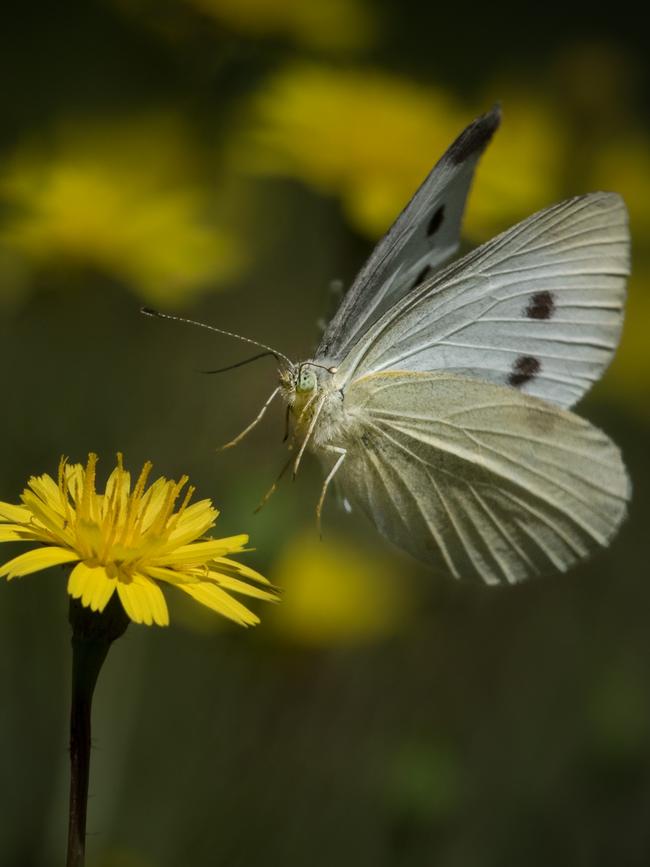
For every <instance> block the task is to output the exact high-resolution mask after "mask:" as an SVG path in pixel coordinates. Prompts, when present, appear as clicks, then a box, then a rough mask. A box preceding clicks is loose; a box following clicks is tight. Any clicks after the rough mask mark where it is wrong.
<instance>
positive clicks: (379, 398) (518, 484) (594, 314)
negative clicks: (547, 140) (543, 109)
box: [217, 108, 630, 584]
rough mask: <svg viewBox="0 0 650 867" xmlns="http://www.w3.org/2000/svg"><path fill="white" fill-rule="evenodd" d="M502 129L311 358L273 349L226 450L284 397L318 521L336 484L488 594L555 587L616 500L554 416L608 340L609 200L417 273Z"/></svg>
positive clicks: (428, 199) (601, 356)
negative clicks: (490, 588)
mask: <svg viewBox="0 0 650 867" xmlns="http://www.w3.org/2000/svg"><path fill="white" fill-rule="evenodd" d="M499 121H500V115H499V111H498V109H497V108H495V109H493V110H492V111H491V112H489V113H488V114H486V115H483V116H482V117H479V118H478V119H477V120H475V121H474V122H473V123H472V124H470V126H468V127H467V129H465V131H464V132H463V133H462V134H461V135H460V136H459V138H458V139H456V141H455V142H454V143H453V144H452V145H451V147H450V148H449V149H448V150H447V152H446V153H445V154H444V156H443V157H442V159H441V160H440V161H439V162H438V163H437V165H436V166H435V167H434V168H433V170H432V171H431V173H430V174H429V176H428V177H427V178H426V180H425V181H424V183H423V184H422V186H421V187H420V189H419V190H418V191H417V193H416V194H415V196H414V197H413V198H412V199H411V201H410V202H409V204H408V205H407V206H406V208H405V210H404V211H403V212H402V214H401V215H400V216H399V217H398V219H397V221H396V222H395V223H394V225H393V226H392V227H391V229H390V230H389V232H388V233H387V234H386V236H385V237H384V238H383V239H382V240H381V241H380V243H379V244H378V245H377V247H376V248H375V250H374V252H373V253H372V255H371V257H370V259H369V260H368V262H367V263H366V265H365V266H364V267H363V269H362V270H361V272H360V274H359V275H358V277H357V278H356V280H355V281H354V283H353V284H352V286H351V288H350V289H349V290H348V292H347V294H346V295H345V297H344V298H343V301H342V303H341V305H340V307H339V309H338V311H337V313H336V315H335V316H334V318H333V319H332V321H331V322H330V323H329V325H328V326H327V328H326V330H325V332H324V334H323V337H322V340H321V343H320V345H319V347H318V349H317V350H316V353H315V355H314V357H313V358H312V359H309V360H308V361H304V362H301V363H299V364H294V363H292V362H291V361H290V360H289V359H288V358H286V356H283V355H282V354H281V353H278V352H276V351H275V350H270V351H272V352H273V354H274V355H275V356H276V358H278V360H279V361H280V360H281V369H280V385H279V386H278V388H276V390H275V391H274V392H273V394H272V395H271V397H270V398H269V400H268V401H267V403H266V404H265V406H264V407H263V409H262V411H261V412H260V413H259V415H258V417H257V418H256V419H255V421H254V422H253V424H251V425H249V427H248V428H246V430H245V431H243V432H242V434H240V436H239V437H237V438H236V439H235V440H233V442H232V443H230V444H229V445H231V444H234V443H235V442H238V441H239V440H240V439H241V437H242V436H243V435H245V433H247V432H248V430H250V429H251V428H252V427H253V426H254V425H255V424H257V422H258V421H259V420H260V418H261V417H262V415H263V414H264V412H265V410H266V408H267V407H268V405H269V404H270V403H271V401H272V400H273V399H274V398H275V397H276V395H278V394H281V395H282V396H283V397H284V399H285V400H286V402H287V404H288V407H289V413H290V416H291V419H292V442H293V445H294V446H295V448H296V450H297V456H296V458H295V460H294V461H293V463H294V472H295V471H297V469H298V466H299V464H300V461H301V458H302V456H303V453H304V451H305V449H309V450H311V451H312V452H314V453H315V454H316V455H318V456H319V457H320V458H321V460H322V461H323V462H324V463H325V465H326V478H325V482H324V485H323V489H322V493H321V496H320V500H319V503H318V507H317V514H318V517H319V520H320V513H321V510H322V507H323V503H324V500H325V495H326V492H327V490H328V487H329V485H330V483H331V482H332V480H333V479H334V478H335V477H336V480H337V482H338V483H339V484H340V487H341V490H342V493H343V496H344V498H345V500H347V501H349V502H351V503H352V504H356V505H357V506H358V507H360V508H361V510H363V511H364V512H365V513H366V514H367V515H368V517H369V518H370V520H371V521H372V522H373V523H374V525H375V526H376V527H377V529H378V530H379V532H380V533H382V535H384V536H385V537H387V538H388V539H390V540H391V541H392V542H394V543H395V544H396V545H398V546H399V547H400V548H403V549H404V550H406V551H409V552H410V553H411V554H413V555H414V556H415V557H417V558H418V559H420V560H422V561H424V562H425V563H427V564H429V565H431V566H432V567H435V568H437V569H441V570H443V571H444V572H447V573H449V574H450V575H453V576H454V577H456V578H461V577H462V578H481V579H483V580H484V581H485V582H487V583H488V584H498V583H503V582H506V583H515V582H517V581H521V580H523V579H525V578H527V577H529V576H531V575H535V574H539V573H544V572H548V571H552V570H554V569H557V570H562V571H564V570H566V569H568V568H569V567H570V566H571V565H572V564H574V563H576V562H577V561H579V560H581V559H583V558H585V557H587V556H588V555H589V554H590V553H591V552H592V551H593V550H594V549H596V548H597V547H598V546H601V545H602V546H604V545H607V544H608V543H609V542H610V540H611V539H612V537H613V536H614V534H615V533H616V530H617V529H618V527H619V525H620V523H621V521H622V520H623V518H624V516H625V513H626V502H627V500H628V499H629V496H630V484H629V480H628V477H627V474H626V471H625V467H624V465H623V462H622V459H621V455H620V452H619V450H618V448H617V447H616V445H615V444H614V443H613V442H612V441H611V440H610V439H609V438H608V437H607V436H606V435H605V434H604V433H602V432H601V431H600V430H598V429H597V428H595V427H593V426H592V425H591V424H589V423H588V422H587V421H584V420H583V419H581V418H579V417H578V416H577V415H574V414H573V413H571V412H568V411H567V408H568V407H570V406H572V405H573V404H574V403H575V402H576V401H577V400H579V399H580V397H581V396H582V395H583V394H584V393H585V392H586V391H587V389H588V388H589V386H590V385H591V383H592V382H594V381H595V380H596V379H598V378H599V377H600V376H601V375H602V373H603V371H604V369H605V368H606V366H607V365H608V363H609V362H610V360H611V358H612V356H613V353H614V350H615V349H616V346H617V344H618V341H619V337H620V332H621V326H622V317H623V302H624V293H625V278H626V277H627V275H628V273H629V232H628V226H627V215H626V210H625V205H624V204H623V201H622V199H621V198H620V197H619V196H618V195H616V194H614V193H591V194H589V195H586V196H579V197H576V198H573V199H568V200H567V201H564V202H560V203H559V204H556V205H553V206H552V207H550V208H547V209H546V210H544V211H541V212H539V213H538V214H534V215H533V216H532V217H529V218H528V219H527V220H524V221H523V222H522V223H519V224H518V225H516V226H514V227H513V228H511V229H509V230H508V231H507V232H504V233H503V234H501V235H499V236H498V237H497V238H494V239H493V240H492V241H490V242H488V243H487V244H484V245H483V246H481V247H479V248H478V249H476V250H474V251H473V252H471V253H469V254H468V255H466V256H464V257H462V258H460V259H458V260H457V261H455V262H453V263H452V264H451V265H449V266H448V267H446V268H445V269H443V270H439V271H434V269H435V268H436V267H437V266H439V265H440V264H441V263H442V262H443V261H444V260H446V259H448V258H449V257H450V256H451V255H452V254H453V253H454V252H455V250H456V249H457V247H458V242H459V234H460V224H461V219H462V214H463V209H464V205H465V200H466V198H467V194H468V192H469V188H470V185H471V182H472V177H473V174H474V169H475V167H476V164H477V162H478V160H479V158H480V156H481V154H482V153H483V151H484V149H485V148H486V146H487V144H488V143H489V141H490V139H491V138H492V135H493V133H494V132H495V130H496V129H497V127H498V125H499ZM217 330H218V329H217ZM251 342H254V341H251ZM260 345H262V344H260ZM264 348H265V349H269V348H268V347H264ZM274 488H275V486H274ZM274 488H273V489H274ZM273 489H272V490H273Z"/></svg>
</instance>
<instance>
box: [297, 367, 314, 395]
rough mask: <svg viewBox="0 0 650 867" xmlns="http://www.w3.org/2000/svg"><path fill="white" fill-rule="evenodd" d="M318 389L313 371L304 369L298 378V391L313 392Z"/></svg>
mask: <svg viewBox="0 0 650 867" xmlns="http://www.w3.org/2000/svg"><path fill="white" fill-rule="evenodd" d="M315 388H316V374H315V373H314V371H313V370H308V369H305V368H303V369H302V370H301V371H300V375H299V376H298V384H297V386H296V391H313V390H314V389H315Z"/></svg>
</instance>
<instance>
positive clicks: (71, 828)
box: [66, 594, 129, 867]
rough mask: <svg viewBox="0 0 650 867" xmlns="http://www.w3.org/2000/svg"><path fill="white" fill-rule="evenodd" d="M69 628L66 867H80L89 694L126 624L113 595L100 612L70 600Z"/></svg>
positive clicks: (83, 842)
mask: <svg viewBox="0 0 650 867" xmlns="http://www.w3.org/2000/svg"><path fill="white" fill-rule="evenodd" d="M69 619H70V624H71V626H72V700H71V707H70V812H69V818H68V856H67V860H66V867H83V865H84V860H85V849H86V810H87V805H88V780H89V775H90V717H91V709H92V699H93V693H94V691H95V684H96V683H97V678H98V676H99V672H100V670H101V667H102V665H103V663H104V660H105V659H106V655H107V653H108V651H109V648H110V646H111V644H112V642H113V641H114V640H115V639H116V638H119V637H120V635H122V634H123V633H124V631H125V630H126V627H127V626H128V624H129V618H128V617H127V615H126V613H125V612H124V609H123V608H122V605H121V603H120V601H119V599H118V597H117V594H114V596H113V597H112V599H111V601H110V602H109V603H108V605H107V606H106V608H105V609H104V611H102V612H101V613H97V612H93V611H91V610H90V609H89V608H84V607H83V605H82V604H81V603H80V602H79V600H78V599H71V600H70V611H69Z"/></svg>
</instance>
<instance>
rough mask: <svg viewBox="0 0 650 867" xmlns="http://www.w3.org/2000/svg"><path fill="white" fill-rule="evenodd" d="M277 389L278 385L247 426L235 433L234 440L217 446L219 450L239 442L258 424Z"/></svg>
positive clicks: (278, 389)
mask: <svg viewBox="0 0 650 867" xmlns="http://www.w3.org/2000/svg"><path fill="white" fill-rule="evenodd" d="M279 391H280V387H279V386H278V388H276V389H275V391H274V392H273V394H272V395H271V397H270V398H269V399H268V400H267V401H266V403H265V404H264V406H263V407H262V409H261V410H260V411H259V412H258V414H257V415H256V416H255V418H254V419H253V421H252V422H251V423H250V424H249V425H248V427H245V428H244V430H243V431H242V432H241V433H239V434H237V436H236V437H235V439H234V440H230V442H227V443H226V444H225V445H223V446H219V451H223V450H224V449H230V448H232V447H233V446H236V445H237V443H238V442H241V440H243V439H244V437H245V436H246V434H247V433H250V431H252V430H253V428H254V427H255V425H256V424H258V423H259V422H260V421H261V420H262V417H263V415H264V413H265V412H266V411H267V409H268V408H269V406H270V405H271V403H272V402H273V399H274V398H275V396H276V395H277V394H278V392H279Z"/></svg>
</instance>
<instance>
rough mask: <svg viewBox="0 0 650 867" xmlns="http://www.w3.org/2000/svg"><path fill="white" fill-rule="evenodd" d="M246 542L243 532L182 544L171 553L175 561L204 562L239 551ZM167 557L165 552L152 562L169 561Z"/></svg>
mask: <svg viewBox="0 0 650 867" xmlns="http://www.w3.org/2000/svg"><path fill="white" fill-rule="evenodd" d="M246 544H248V536H247V535H246V534H245V533H242V534H240V535H239V536H228V537H227V538H225V539H208V540H207V541H205V542H194V543H193V544H192V545H182V546H181V547H180V548H177V549H176V550H175V551H174V553H173V560H174V562H175V563H205V562H206V561H207V560H212V559H214V558H215V557H222V556H223V555H224V554H232V553H235V552H237V551H241V550H242V549H243V547H244V545H246ZM169 559H170V556H169V554H166V555H165V556H161V557H160V558H153V559H152V562H154V563H156V562H165V561H167V562H169Z"/></svg>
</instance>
